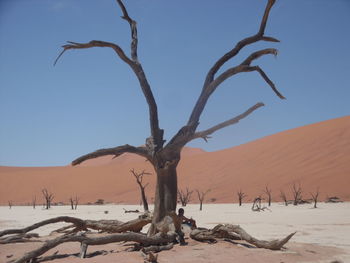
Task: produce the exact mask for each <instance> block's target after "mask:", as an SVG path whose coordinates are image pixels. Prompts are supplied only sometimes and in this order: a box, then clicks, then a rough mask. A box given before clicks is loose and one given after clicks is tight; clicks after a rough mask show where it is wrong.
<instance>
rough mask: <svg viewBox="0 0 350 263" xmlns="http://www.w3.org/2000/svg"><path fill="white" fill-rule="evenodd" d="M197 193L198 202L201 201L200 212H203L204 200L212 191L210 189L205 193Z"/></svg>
mask: <svg viewBox="0 0 350 263" xmlns="http://www.w3.org/2000/svg"><path fill="white" fill-rule="evenodd" d="M196 192H197V196H198V200H199V211H202V207H203V201H204V198H205V196H206V195H207V193H209V192H210V189H208V190H207V191H205V192H202V191H201V192H199V190H196Z"/></svg>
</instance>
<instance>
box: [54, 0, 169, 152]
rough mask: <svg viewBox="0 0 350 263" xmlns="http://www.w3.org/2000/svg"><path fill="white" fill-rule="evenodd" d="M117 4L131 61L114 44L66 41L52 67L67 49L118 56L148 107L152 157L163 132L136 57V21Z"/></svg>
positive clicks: (148, 87)
mask: <svg viewBox="0 0 350 263" xmlns="http://www.w3.org/2000/svg"><path fill="white" fill-rule="evenodd" d="M117 2H118V4H119V6H120V8H121V10H122V12H123V16H122V18H123V19H125V20H126V21H127V22H128V23H129V25H130V30H131V39H132V40H131V59H130V58H129V57H128V56H127V55H126V54H125V53H124V51H123V49H122V48H121V47H119V46H118V45H116V44H114V43H110V42H105V41H99V40H93V41H90V42H89V43H76V42H71V41H68V43H69V44H67V45H63V46H62V47H63V50H62V52H61V53H60V54H59V55H58V57H57V58H56V60H55V62H54V65H56V63H57V61H58V60H59V59H60V57H61V56H62V55H63V54H64V52H66V51H67V50H69V49H84V48H91V47H110V48H112V49H113V50H114V51H115V52H116V53H117V54H118V56H119V57H120V58H121V59H122V60H123V61H124V62H125V63H127V64H128V65H129V66H130V67H131V69H132V70H133V71H134V73H135V75H136V77H137V79H138V81H139V83H140V87H141V90H142V92H143V94H144V96H145V99H146V101H147V104H148V107H149V116H150V128H151V140H149V141H151V142H152V145H151V147H150V150H152V152H153V154H152V155H154V154H155V153H156V152H157V151H158V150H159V149H161V148H162V147H163V144H164V141H163V133H164V131H163V130H162V129H160V128H159V120H158V110H157V104H156V102H155V99H154V96H153V93H152V90H151V87H150V85H149V83H148V80H147V78H146V75H145V72H144V70H143V68H142V65H141V63H139V61H138V57H137V44H138V38H137V27H136V21H134V20H133V19H131V18H130V16H129V14H128V12H127V10H126V8H125V6H124V4H123V2H122V1H121V0H117Z"/></svg>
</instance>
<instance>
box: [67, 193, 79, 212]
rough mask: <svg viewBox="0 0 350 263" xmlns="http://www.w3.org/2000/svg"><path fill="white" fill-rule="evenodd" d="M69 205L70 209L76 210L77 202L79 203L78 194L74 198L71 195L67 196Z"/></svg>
mask: <svg viewBox="0 0 350 263" xmlns="http://www.w3.org/2000/svg"><path fill="white" fill-rule="evenodd" d="M69 202H70V206H71V208H72V210H77V207H78V203H79V198H78V196H75V198H73V197H71V198H69Z"/></svg>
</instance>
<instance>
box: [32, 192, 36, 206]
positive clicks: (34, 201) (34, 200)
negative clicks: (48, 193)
mask: <svg viewBox="0 0 350 263" xmlns="http://www.w3.org/2000/svg"><path fill="white" fill-rule="evenodd" d="M32 206H33V209H35V207H36V195H34V196H33V198H32Z"/></svg>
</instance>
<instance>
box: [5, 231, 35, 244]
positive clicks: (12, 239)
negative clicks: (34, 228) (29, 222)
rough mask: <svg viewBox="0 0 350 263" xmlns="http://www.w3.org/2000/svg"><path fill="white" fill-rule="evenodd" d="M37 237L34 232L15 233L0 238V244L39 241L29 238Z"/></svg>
mask: <svg viewBox="0 0 350 263" xmlns="http://www.w3.org/2000/svg"><path fill="white" fill-rule="evenodd" d="M38 237H39V235H38V234H36V233H30V234H16V235H12V236H8V237H4V238H0V244H10V243H25V242H41V241H40V240H32V239H31V238H38Z"/></svg>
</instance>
